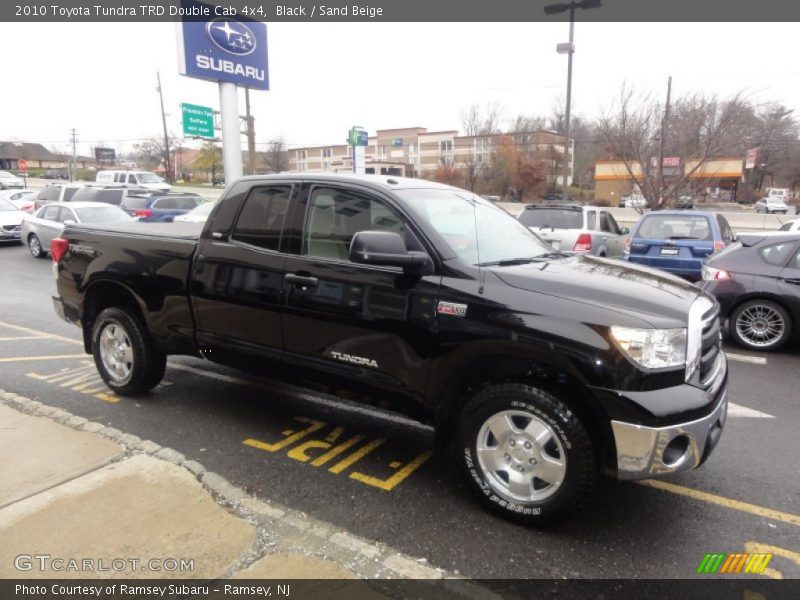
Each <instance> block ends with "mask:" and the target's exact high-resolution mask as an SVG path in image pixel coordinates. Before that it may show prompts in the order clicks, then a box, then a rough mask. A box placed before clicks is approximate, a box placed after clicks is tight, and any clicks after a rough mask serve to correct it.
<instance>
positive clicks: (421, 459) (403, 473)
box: [350, 450, 433, 492]
mask: <svg viewBox="0 0 800 600" xmlns="http://www.w3.org/2000/svg"><path fill="white" fill-rule="evenodd" d="M432 455H433V453H432V452H430V451H429V450H426V451H425V452H423V453H422V454H420V455H419V456H417V457H416V458H415V459H414V460H412V461H411V462H410V463H408V464H407V465H406V466H404V467H403V468H402V469H400V470H399V471H398V472H397V473H395V474H394V475H391V476H390V477H388V478H386V479H379V478H378V477H372V476H371V475H364V474H363V473H359V472H357V471H356V472H354V473H350V478H351V479H355V480H356V481H360V482H361V483H366V484H367V485H372V486H375V487H377V488H380V489H382V490H386V491H387V492H389V491H391V490H392V489H394V488H395V487H396V486H397V485H399V484H400V483H402V482H403V480H404V479H405V478H406V477H408V476H409V475H411V474H412V473H413V472H414V471H416V470H417V469H419V468H420V467H421V466H422V465H423V464H424V463H425V461H426V460H428V459H429V458H430V457H431V456H432ZM391 465H398V466H399V463H398V462H397V461H393V462H392V463H391ZM391 465H390V466H391ZM394 468H397V467H394Z"/></svg>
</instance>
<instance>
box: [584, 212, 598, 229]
mask: <svg viewBox="0 0 800 600" xmlns="http://www.w3.org/2000/svg"><path fill="white" fill-rule="evenodd" d="M596 228H597V213H596V212H595V211H593V210H590V211H588V212H587V213H586V229H589V230H591V231H594V230H595V229H596Z"/></svg>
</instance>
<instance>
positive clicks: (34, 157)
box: [0, 142, 95, 171]
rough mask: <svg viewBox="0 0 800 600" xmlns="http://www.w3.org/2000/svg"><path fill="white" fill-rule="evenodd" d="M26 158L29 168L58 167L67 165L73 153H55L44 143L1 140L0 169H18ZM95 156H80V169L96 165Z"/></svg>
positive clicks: (78, 159)
mask: <svg viewBox="0 0 800 600" xmlns="http://www.w3.org/2000/svg"><path fill="white" fill-rule="evenodd" d="M20 160H24V161H25V163H26V164H27V168H28V169H58V168H64V167H66V166H67V165H68V164H69V163H70V161H71V160H72V155H69V156H68V155H62V154H55V153H53V152H51V151H50V150H48V149H47V148H45V147H44V146H43V145H42V144H34V143H31V142H0V169H2V170H11V171H16V170H18V169H19V161H20ZM94 162H95V160H94V158H91V157H89V156H78V157H77V163H78V168H79V169H87V168H92V167H94Z"/></svg>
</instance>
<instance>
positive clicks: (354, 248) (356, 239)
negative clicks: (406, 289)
mask: <svg viewBox="0 0 800 600" xmlns="http://www.w3.org/2000/svg"><path fill="white" fill-rule="evenodd" d="M350 260H351V261H352V262H354V263H359V264H363V265H378V266H383V267H402V268H403V270H404V271H406V272H408V273H419V272H420V271H422V270H424V269H425V268H426V267H428V266H429V265H430V264H431V259H430V257H429V256H428V255H427V254H426V253H424V252H415V251H410V250H408V248H406V243H405V242H404V241H403V238H402V237H401V236H400V234H399V233H395V232H394V231H359V232H358V233H356V234H355V235H354V236H353V241H352V242H350Z"/></svg>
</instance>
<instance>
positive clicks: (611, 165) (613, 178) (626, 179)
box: [594, 158, 744, 204]
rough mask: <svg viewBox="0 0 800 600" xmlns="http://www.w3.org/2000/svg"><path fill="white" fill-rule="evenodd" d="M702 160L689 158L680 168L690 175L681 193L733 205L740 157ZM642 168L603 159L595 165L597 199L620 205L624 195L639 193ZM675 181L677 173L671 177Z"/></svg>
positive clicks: (740, 173)
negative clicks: (637, 187) (637, 185)
mask: <svg viewBox="0 0 800 600" xmlns="http://www.w3.org/2000/svg"><path fill="white" fill-rule="evenodd" d="M699 163H700V159H696V158H695V159H692V158H690V159H686V160H685V161H682V164H680V166H678V167H669V168H672V169H679V170H680V171H679V172H681V173H682V174H683V175H688V177H687V182H686V185H685V186H684V189H683V190H681V193H686V194H692V195H694V196H700V197H709V198H710V199H713V200H715V201H720V202H733V201H735V200H736V192H737V190H738V187H739V183H740V182H741V181H742V173H743V168H744V165H743V161H742V159H741V158H712V159H709V160H707V161H706V162H705V163H703V164H702V165H700V167H699V168H698V166H697V165H698V164H699ZM641 177H642V166H641V165H640V164H639V163H632V164H630V170H629V169H628V167H626V166H625V163H624V162H623V161H621V160H603V161H598V162H596V163H595V169H594V196H595V198H596V199H598V200H608V201H609V202H611V203H612V204H616V203H617V202H619V200H620V198H622V196H626V195H628V194H631V193H637V192H639V190H638V189H635V187H636V186H635V179H639V180H641ZM671 177H673V178H674V174H673V175H671Z"/></svg>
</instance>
